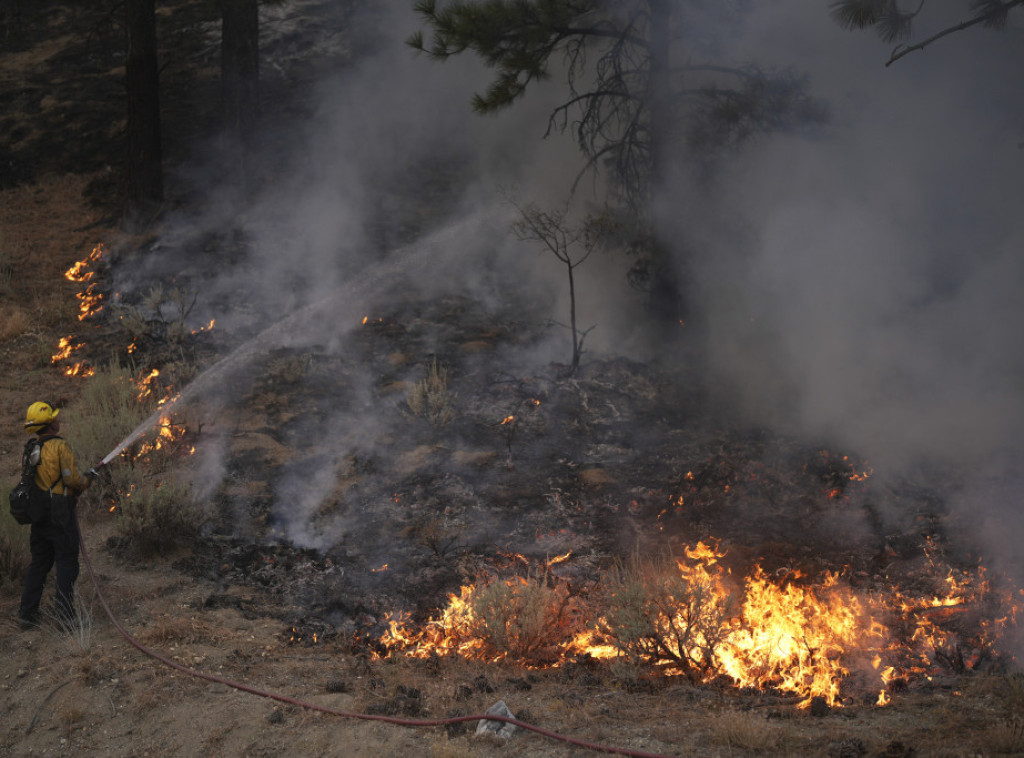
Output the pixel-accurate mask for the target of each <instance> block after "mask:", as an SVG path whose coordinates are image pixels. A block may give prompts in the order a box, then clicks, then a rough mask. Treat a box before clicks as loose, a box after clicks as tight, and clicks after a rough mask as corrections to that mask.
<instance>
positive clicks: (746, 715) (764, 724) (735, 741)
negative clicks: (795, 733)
mask: <svg viewBox="0 0 1024 758" xmlns="http://www.w3.org/2000/svg"><path fill="white" fill-rule="evenodd" d="M708 729H709V731H710V735H711V742H712V744H716V745H726V746H728V747H733V748H742V749H744V750H753V751H755V752H760V753H769V754H775V751H776V749H777V748H778V746H779V744H780V742H781V739H782V731H781V729H780V728H779V727H778V726H777V725H775V724H771V723H769V721H768V719H767V718H765V715H764V713H756V712H752V711H735V710H729V711H722V712H721V713H716V714H715V715H714V716H711V717H710V718H709V719H708Z"/></svg>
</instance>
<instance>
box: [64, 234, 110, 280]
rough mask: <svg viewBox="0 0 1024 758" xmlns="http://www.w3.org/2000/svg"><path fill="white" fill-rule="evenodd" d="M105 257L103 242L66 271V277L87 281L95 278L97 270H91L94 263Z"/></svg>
mask: <svg viewBox="0 0 1024 758" xmlns="http://www.w3.org/2000/svg"><path fill="white" fill-rule="evenodd" d="M102 257H103V243H102V242H101V243H99V244H98V245H96V247H94V248H93V249H92V252H91V253H89V255H87V256H86V257H85V258H83V259H82V260H80V261H78V263H76V264H75V265H73V266H72V267H71V268H69V269H68V270H67V271H65V272H64V278H65V279H67V280H68V281H69V282H87V281H89V280H90V279H92V278H93V276H94V275H95V272H94V271H92V270H90V267H91V266H92V264H93V263H95V262H97V261H98V260H99V259H100V258H102Z"/></svg>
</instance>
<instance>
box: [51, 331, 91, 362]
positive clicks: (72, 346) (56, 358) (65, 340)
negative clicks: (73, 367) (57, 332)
mask: <svg viewBox="0 0 1024 758" xmlns="http://www.w3.org/2000/svg"><path fill="white" fill-rule="evenodd" d="M73 339H74V337H73V336H68V337H61V338H60V341H59V342H58V343H57V352H56V353H54V354H53V357H51V358H50V362H51V363H60V362H61V361H66V360H67V359H68V358H70V357H71V353H73V352H74V351H75V350H78V349H79V348H81V347H82V345H83V344H84V343H81V342H79V343H77V344H76V343H72V342H71V340H73Z"/></svg>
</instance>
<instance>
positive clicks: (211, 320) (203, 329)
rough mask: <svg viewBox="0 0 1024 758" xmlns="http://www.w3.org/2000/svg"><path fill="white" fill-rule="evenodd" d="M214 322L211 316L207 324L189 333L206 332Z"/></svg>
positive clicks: (215, 321)
mask: <svg viewBox="0 0 1024 758" xmlns="http://www.w3.org/2000/svg"><path fill="white" fill-rule="evenodd" d="M215 323H217V320H216V319H212V318H211V319H210V323H209V324H207V325H206V326H201V327H199V328H198V329H193V330H192V332H191V334H200V333H201V332H208V331H210V330H211V329H213V325H214V324H215ZM129 352H131V351H130V350H129Z"/></svg>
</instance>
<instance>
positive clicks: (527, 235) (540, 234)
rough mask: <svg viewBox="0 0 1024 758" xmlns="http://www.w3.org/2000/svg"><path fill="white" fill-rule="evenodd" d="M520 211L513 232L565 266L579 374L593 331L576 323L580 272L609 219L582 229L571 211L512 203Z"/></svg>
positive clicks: (593, 220)
mask: <svg viewBox="0 0 1024 758" xmlns="http://www.w3.org/2000/svg"><path fill="white" fill-rule="evenodd" d="M510 202H511V203H512V205H513V206H514V207H515V208H516V210H517V211H519V218H518V220H516V221H515V222H513V224H512V231H513V232H515V235H516V237H517V238H518V239H520V240H522V241H524V242H534V243H537V244H539V245H541V246H542V247H543V248H544V249H545V250H547V251H548V252H549V253H551V255H553V256H554V257H555V258H557V259H558V260H559V261H561V262H562V264H563V265H564V266H565V270H566V275H567V277H568V282H569V325H568V329H569V333H570V334H571V335H572V363H571V369H570V370H571V372H572V373H576V371H577V369H579V367H580V358H581V357H582V355H583V341H584V340H585V339H586V336H587V335H588V334H589V333H590V332H591V330H593V328H594V327H590V328H589V329H585V330H580V329H579V327H578V326H577V321H576V269H577V268H578V267H579V266H582V265H583V264H584V263H586V261H587V259H588V258H589V257H590V255H591V254H592V253H593V252H594V250H595V249H597V247H598V246H599V245H600V243H601V242H602V240H603V239H604V238H605V237H606V236H607V233H608V231H609V229H608V225H607V223H608V222H607V219H606V218H605V217H591V218H589V219H587V220H585V221H584V222H583V223H582V224H580V225H579V226H571V225H569V224H567V223H566V215H567V213H568V208H566V207H563V208H560V209H558V210H553V211H544V210H541V209H540V208H538V207H537V206H536V205H534V204H532V203H530V204H528V205H525V206H521V205H519V204H518V203H516V202H515V201H510Z"/></svg>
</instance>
